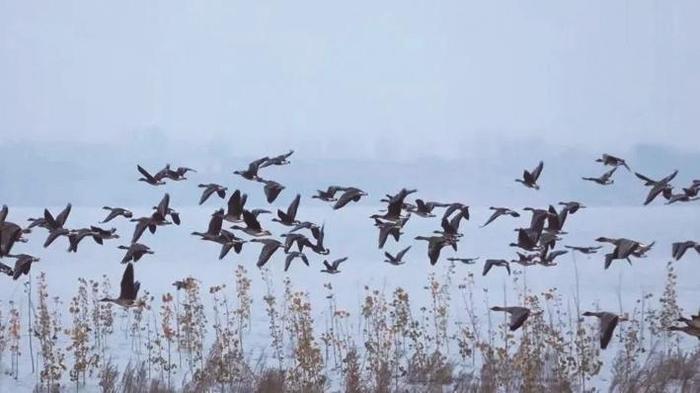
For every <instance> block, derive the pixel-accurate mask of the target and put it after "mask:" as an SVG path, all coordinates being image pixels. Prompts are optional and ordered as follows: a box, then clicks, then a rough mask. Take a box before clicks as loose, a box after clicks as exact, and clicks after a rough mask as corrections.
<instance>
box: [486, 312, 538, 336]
mask: <svg viewBox="0 0 700 393" xmlns="http://www.w3.org/2000/svg"><path fill="white" fill-rule="evenodd" d="M491 310H492V311H504V312H507V313H508V314H510V322H509V323H508V328H510V331H511V332H514V331H516V330H518V329H519V328H520V327H521V326H523V323H525V321H526V320H527V318H528V317H529V316H530V309H529V308H527V307H500V306H495V307H491Z"/></svg>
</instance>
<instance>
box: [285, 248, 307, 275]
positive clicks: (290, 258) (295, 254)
mask: <svg viewBox="0 0 700 393" xmlns="http://www.w3.org/2000/svg"><path fill="white" fill-rule="evenodd" d="M296 258H299V259H301V260H302V262H304V265H306V266H309V259H308V258H307V257H306V254H304V253H302V252H298V251H292V252H290V253H289V254H287V257H286V258H285V259H284V271H285V272H286V271H287V270H289V266H290V265H291V264H292V261H293V260H294V259H296Z"/></svg>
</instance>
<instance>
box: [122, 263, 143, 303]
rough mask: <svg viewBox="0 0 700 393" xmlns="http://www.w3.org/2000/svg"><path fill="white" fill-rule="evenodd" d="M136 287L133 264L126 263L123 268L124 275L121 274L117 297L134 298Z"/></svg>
mask: <svg viewBox="0 0 700 393" xmlns="http://www.w3.org/2000/svg"><path fill="white" fill-rule="evenodd" d="M137 291H138V289H137V288H136V285H135V282H134V265H133V264H132V263H128V264H127V265H126V269H124V275H122V282H121V291H120V292H119V298H121V299H128V300H134V299H136V293H137Z"/></svg>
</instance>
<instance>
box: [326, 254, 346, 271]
mask: <svg viewBox="0 0 700 393" xmlns="http://www.w3.org/2000/svg"><path fill="white" fill-rule="evenodd" d="M347 260H348V257H343V258H339V259H336V260H334V261H333V262H331V263H328V261H327V260H324V261H323V266H325V267H326V268H325V269H323V270H321V273H328V274H337V273H340V270H338V267H339V266H340V264H341V263H343V262H345V261H347Z"/></svg>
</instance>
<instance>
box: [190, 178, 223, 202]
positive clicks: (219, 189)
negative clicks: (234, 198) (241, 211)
mask: <svg viewBox="0 0 700 393" xmlns="http://www.w3.org/2000/svg"><path fill="white" fill-rule="evenodd" d="M197 187H199V188H203V189H204V191H202V197H201V198H199V204H200V205H201V204H203V203H204V202H206V201H207V199H209V197H210V196H211V195H212V194H213V193H216V195H218V196H219V198H221V199H224V198H226V190H227V188H226V187H224V186H221V185H218V184H214V183H209V184H200V185H199V186H197Z"/></svg>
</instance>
